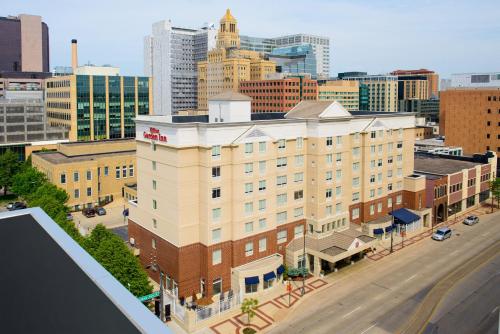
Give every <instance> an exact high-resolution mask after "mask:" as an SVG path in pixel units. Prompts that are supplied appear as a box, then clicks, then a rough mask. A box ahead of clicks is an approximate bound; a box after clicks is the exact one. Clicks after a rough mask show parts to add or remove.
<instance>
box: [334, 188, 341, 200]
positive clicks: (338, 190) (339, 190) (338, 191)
mask: <svg viewBox="0 0 500 334" xmlns="http://www.w3.org/2000/svg"><path fill="white" fill-rule="evenodd" d="M341 195H342V187H341V186H338V187H335V196H337V197H340V196H341Z"/></svg>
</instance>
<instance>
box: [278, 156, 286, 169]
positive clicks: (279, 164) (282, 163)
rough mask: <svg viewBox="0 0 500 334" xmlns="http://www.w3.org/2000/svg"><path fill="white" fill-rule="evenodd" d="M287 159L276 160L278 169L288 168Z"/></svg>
mask: <svg viewBox="0 0 500 334" xmlns="http://www.w3.org/2000/svg"><path fill="white" fill-rule="evenodd" d="M286 164H287V161H286V157H283V158H278V159H276V167H278V168H279V167H286Z"/></svg>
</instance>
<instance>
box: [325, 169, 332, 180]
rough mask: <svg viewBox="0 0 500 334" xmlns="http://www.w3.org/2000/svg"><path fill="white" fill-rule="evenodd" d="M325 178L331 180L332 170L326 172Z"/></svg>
mask: <svg viewBox="0 0 500 334" xmlns="http://www.w3.org/2000/svg"><path fill="white" fill-rule="evenodd" d="M325 180H326V181H331V180H332V172H331V171H328V172H326V176H325Z"/></svg>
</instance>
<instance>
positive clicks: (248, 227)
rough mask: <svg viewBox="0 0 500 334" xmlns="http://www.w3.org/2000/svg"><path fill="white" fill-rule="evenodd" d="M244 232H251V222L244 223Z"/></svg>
mask: <svg viewBox="0 0 500 334" xmlns="http://www.w3.org/2000/svg"><path fill="white" fill-rule="evenodd" d="M245 232H246V233H252V232H253V222H249V223H245Z"/></svg>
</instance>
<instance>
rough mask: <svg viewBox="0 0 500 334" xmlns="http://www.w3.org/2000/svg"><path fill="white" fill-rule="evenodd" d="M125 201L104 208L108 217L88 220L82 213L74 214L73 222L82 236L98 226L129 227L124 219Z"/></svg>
mask: <svg viewBox="0 0 500 334" xmlns="http://www.w3.org/2000/svg"><path fill="white" fill-rule="evenodd" d="M124 205H125V201H123V200H122V199H119V200H116V201H113V202H112V203H109V204H108V205H105V206H103V207H104V208H105V209H106V215H104V216H98V215H96V216H95V217H91V218H87V217H85V216H84V215H83V214H82V212H81V211H79V212H73V213H72V214H73V222H74V223H75V226H76V227H77V228H78V230H79V231H80V233H81V234H83V235H87V234H88V233H90V232H91V231H92V229H93V228H94V227H95V226H96V225H97V224H103V225H104V226H106V227H107V228H115V227H118V226H124V225H127V221H126V219H125V218H124V217H123V210H124Z"/></svg>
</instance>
